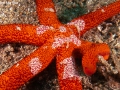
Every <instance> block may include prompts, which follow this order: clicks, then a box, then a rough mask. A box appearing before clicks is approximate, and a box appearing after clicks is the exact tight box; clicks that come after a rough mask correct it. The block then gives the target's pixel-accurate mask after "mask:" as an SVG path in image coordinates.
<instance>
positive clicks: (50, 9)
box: [44, 8, 55, 12]
mask: <svg viewBox="0 0 120 90" xmlns="http://www.w3.org/2000/svg"><path fill="white" fill-rule="evenodd" d="M44 10H45V11H47V12H48V11H49V12H55V10H54V9H53V8H44Z"/></svg>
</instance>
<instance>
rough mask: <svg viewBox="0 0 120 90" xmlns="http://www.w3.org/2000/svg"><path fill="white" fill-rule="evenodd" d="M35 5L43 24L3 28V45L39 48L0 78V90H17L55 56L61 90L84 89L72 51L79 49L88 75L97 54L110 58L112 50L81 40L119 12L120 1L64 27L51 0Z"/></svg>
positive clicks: (0, 38)
mask: <svg viewBox="0 0 120 90" xmlns="http://www.w3.org/2000/svg"><path fill="white" fill-rule="evenodd" d="M36 4H37V13H38V17H39V21H40V23H41V25H38V26H35V25H29V24H9V25H1V26H0V43H10V42H14V43H15V42H21V43H25V44H32V45H36V46H39V48H38V49H37V50H35V51H34V52H33V53H31V54H30V55H29V56H26V57H25V58H23V59H22V60H20V61H19V62H18V63H16V64H15V65H13V66H12V67H11V68H9V69H8V70H7V71H5V72H4V73H3V74H2V75H0V90H16V89H17V88H19V87H20V86H21V85H23V84H24V83H25V82H27V81H28V80H30V79H31V78H32V77H34V76H35V75H36V74H38V73H40V72H41V71H43V70H44V69H45V68H46V67H47V66H48V65H49V64H50V62H51V61H52V59H53V58H54V57H56V67H57V73H58V79H59V85H60V90H82V84H81V78H80V76H79V74H78V72H77V70H76V67H75V66H76V65H75V62H74V57H73V56H72V53H73V50H75V49H77V50H78V51H79V52H80V53H81V54H82V65H83V70H84V72H85V74H87V75H92V74H94V73H95V71H96V63H97V62H98V58H97V57H98V55H102V56H103V57H104V58H105V59H108V57H109V53H110V49H109V47H108V45H106V44H103V43H102V44H96V43H91V42H87V41H83V40H80V39H79V36H80V35H83V34H84V33H85V32H86V31H87V30H89V29H90V28H93V27H95V26H97V25H98V24H99V23H101V22H103V21H104V20H106V19H108V18H110V17H111V16H113V15H115V14H117V13H118V12H120V1H117V2H115V3H113V4H110V5H108V6H106V7H103V8H101V9H99V10H96V11H95V12H91V13H89V14H86V15H83V16H81V17H78V18H76V19H74V20H72V21H71V22H69V23H67V24H64V25H63V24H62V23H60V22H59V20H58V19H57V16H56V13H55V9H54V4H53V2H52V0H36Z"/></svg>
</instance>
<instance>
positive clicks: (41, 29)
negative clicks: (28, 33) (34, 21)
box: [36, 25, 53, 35]
mask: <svg viewBox="0 0 120 90" xmlns="http://www.w3.org/2000/svg"><path fill="white" fill-rule="evenodd" d="M50 29H53V27H51V26H45V25H40V26H39V27H37V28H36V31H37V34H38V35H41V34H43V33H44V32H46V31H47V30H50Z"/></svg>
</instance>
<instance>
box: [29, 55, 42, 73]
mask: <svg viewBox="0 0 120 90" xmlns="http://www.w3.org/2000/svg"><path fill="white" fill-rule="evenodd" d="M29 67H30V69H31V73H32V74H33V75H35V74H37V73H38V72H39V70H40V69H41V67H42V63H41V62H40V60H39V58H38V57H35V58H32V59H31V61H30V62H29Z"/></svg>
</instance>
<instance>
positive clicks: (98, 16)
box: [68, 0, 120, 35]
mask: <svg viewBox="0 0 120 90" xmlns="http://www.w3.org/2000/svg"><path fill="white" fill-rule="evenodd" d="M119 12H120V0H119V1H116V2H115V3H112V4H110V5H108V6H105V7H103V8H100V9H98V10H96V11H95V12H91V13H89V14H86V15H83V16H81V17H78V18H75V19H73V20H72V21H71V22H70V23H68V25H74V26H75V27H76V28H77V29H74V32H75V33H76V35H78V34H79V33H80V35H83V34H84V33H85V32H86V31H88V30H90V29H91V28H93V27H95V26H97V25H98V24H100V23H101V22H103V21H104V20H106V19H108V18H110V17H112V16H114V15H116V14H117V13H119Z"/></svg>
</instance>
